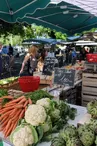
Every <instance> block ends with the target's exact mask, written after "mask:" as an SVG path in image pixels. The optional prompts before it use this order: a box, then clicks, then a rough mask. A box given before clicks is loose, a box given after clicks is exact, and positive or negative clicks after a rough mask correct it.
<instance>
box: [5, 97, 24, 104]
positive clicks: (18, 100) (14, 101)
mask: <svg viewBox="0 0 97 146" xmlns="http://www.w3.org/2000/svg"><path fill="white" fill-rule="evenodd" d="M23 98H24V96H21V97H19V98H17V99H13V100H12V101H10V102H9V103H7V104H6V105H10V104H11V105H12V103H17V102H20V101H21V100H22V99H23Z"/></svg>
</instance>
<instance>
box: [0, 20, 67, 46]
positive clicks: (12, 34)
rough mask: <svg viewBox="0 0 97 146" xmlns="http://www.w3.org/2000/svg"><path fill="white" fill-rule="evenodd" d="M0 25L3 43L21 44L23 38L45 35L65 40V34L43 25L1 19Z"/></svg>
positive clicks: (0, 39)
mask: <svg viewBox="0 0 97 146" xmlns="http://www.w3.org/2000/svg"><path fill="white" fill-rule="evenodd" d="M0 23H1V26H0V36H1V38H0V41H1V42H3V43H4V44H9V43H11V44H12V45H16V44H21V43H22V41H23V39H30V38H37V37H46V38H49V37H51V38H54V39H55V38H56V39H63V40H66V38H67V35H66V34H62V33H61V32H56V31H55V30H51V29H50V28H45V27H43V26H37V25H35V24H32V25H25V24H24V25H23V24H19V23H15V24H9V23H6V22H3V21H1V22H0Z"/></svg>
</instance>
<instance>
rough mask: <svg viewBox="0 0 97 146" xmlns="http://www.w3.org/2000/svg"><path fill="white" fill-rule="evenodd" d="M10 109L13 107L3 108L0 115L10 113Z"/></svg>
mask: <svg viewBox="0 0 97 146" xmlns="http://www.w3.org/2000/svg"><path fill="white" fill-rule="evenodd" d="M12 109H14V106H11V107H6V108H3V109H2V110H1V111H0V114H4V113H6V112H7V111H10V110H12Z"/></svg>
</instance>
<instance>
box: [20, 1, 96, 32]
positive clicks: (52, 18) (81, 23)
mask: <svg viewBox="0 0 97 146" xmlns="http://www.w3.org/2000/svg"><path fill="white" fill-rule="evenodd" d="M58 1H60V0H58ZM68 1H69V0H68ZM18 21H19V22H21V23H22V22H27V23H29V24H32V23H36V24H37V25H43V26H45V27H50V28H51V29H56V30H57V31H61V32H63V33H67V34H69V35H73V34H75V33H80V32H82V31H84V30H89V29H91V28H93V27H97V17H96V16H94V15H93V14H91V13H90V12H88V11H86V10H84V9H82V8H80V7H78V6H76V5H73V4H70V3H67V2H65V0H63V1H62V2H60V3H55V2H53V3H50V4H49V5H48V6H47V7H46V8H43V9H37V10H36V11H35V12H34V13H33V14H27V15H26V16H24V17H23V18H21V19H18Z"/></svg>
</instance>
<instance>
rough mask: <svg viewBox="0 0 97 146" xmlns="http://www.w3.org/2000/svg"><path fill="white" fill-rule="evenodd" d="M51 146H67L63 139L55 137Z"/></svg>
mask: <svg viewBox="0 0 97 146" xmlns="http://www.w3.org/2000/svg"><path fill="white" fill-rule="evenodd" d="M51 146H66V143H65V141H64V140H63V139H62V138H60V137H54V138H53V139H52V141H51Z"/></svg>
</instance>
